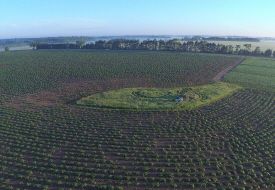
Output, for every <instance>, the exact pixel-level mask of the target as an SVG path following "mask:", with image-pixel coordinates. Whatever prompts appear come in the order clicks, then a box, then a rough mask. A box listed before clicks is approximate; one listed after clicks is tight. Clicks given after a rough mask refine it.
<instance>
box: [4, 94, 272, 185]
mask: <svg viewBox="0 0 275 190" xmlns="http://www.w3.org/2000/svg"><path fill="white" fill-rule="evenodd" d="M274 109H275V96H274V93H273V92H269V91H259V90H251V89H244V90H241V91H238V92H236V93H234V94H233V95H231V96H230V97H228V98H226V99H223V100H220V101H218V102H216V103H214V104H211V105H209V106H205V107H202V108H200V109H197V110H192V111H180V112H172V111H169V112H132V111H115V110H112V111H111V110H100V109H96V110H94V109H88V108H78V107H72V106H70V105H68V106H65V105H64V106H52V107H37V108H36V109H35V110H33V111H32V110H29V111H28V110H20V109H17V108H11V107H7V106H5V105H4V104H2V106H1V107H0V113H1V114H0V140H1V141H0V150H1V155H0V166H1V170H0V176H1V177H0V184H1V188H2V189H16V188H18V189H30V188H36V189H70V188H71V189H80V188H81V189H96V188H97V189H128V188H130V187H131V188H133V187H136V188H137V189H149V188H155V189H174V188H179V189H203V188H204V189H258V188H263V189H266V188H273V186H274V184H275V172H274V168H275V163H274V157H275V152H274V137H275V135H274V131H275V117H274V114H273V113H274Z"/></svg>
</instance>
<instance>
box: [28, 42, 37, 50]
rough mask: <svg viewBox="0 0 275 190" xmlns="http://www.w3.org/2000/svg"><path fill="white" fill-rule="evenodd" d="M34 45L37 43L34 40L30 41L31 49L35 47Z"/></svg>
mask: <svg viewBox="0 0 275 190" xmlns="http://www.w3.org/2000/svg"><path fill="white" fill-rule="evenodd" d="M36 45H37V43H36V42H35V41H32V42H31V43H30V47H32V49H35V48H36Z"/></svg>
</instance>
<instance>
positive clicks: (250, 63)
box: [224, 58, 275, 89]
mask: <svg viewBox="0 0 275 190" xmlns="http://www.w3.org/2000/svg"><path fill="white" fill-rule="evenodd" d="M224 81H225V82H232V83H235V84H239V85H244V86H248V87H257V88H266V89H274V88H275V60H268V59H257V58H250V59H247V60H245V61H244V62H243V63H241V64H240V65H239V66H237V67H236V68H235V69H234V70H233V71H231V72H229V73H228V74H226V75H225V76H224Z"/></svg>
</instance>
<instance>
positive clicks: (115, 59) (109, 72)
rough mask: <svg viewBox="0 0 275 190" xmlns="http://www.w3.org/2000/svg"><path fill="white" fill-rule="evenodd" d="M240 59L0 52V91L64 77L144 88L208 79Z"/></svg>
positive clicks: (47, 84)
mask: <svg viewBox="0 0 275 190" xmlns="http://www.w3.org/2000/svg"><path fill="white" fill-rule="evenodd" d="M240 60H241V59H240V58H236V57H225V56H213V55H207V56H206V55H191V54H181V53H163V52H162V53H160V52H96V51H85V52H77V51H73V52H71V51H29V52H3V53H1V54H0V68H1V69H0V93H5V94H13V95H20V94H28V93H34V92H39V91H41V90H45V89H52V88H55V87H57V86H59V85H60V82H61V81H64V80H66V79H68V80H80V79H89V80H106V79H117V80H118V79H122V80H136V79H143V81H144V82H143V83H142V84H143V85H144V86H148V87H153V86H154V87H174V86H178V87H182V86H194V85H203V84H207V83H209V82H210V81H211V80H212V78H214V77H215V75H217V73H218V72H220V71H221V70H223V69H225V68H227V67H229V66H230V65H233V64H234V63H236V62H238V61H240Z"/></svg>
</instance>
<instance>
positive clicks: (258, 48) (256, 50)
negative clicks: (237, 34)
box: [254, 46, 261, 55]
mask: <svg viewBox="0 0 275 190" xmlns="http://www.w3.org/2000/svg"><path fill="white" fill-rule="evenodd" d="M260 54H261V50H260V47H259V46H257V47H256V48H255V50H254V55H260Z"/></svg>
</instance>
